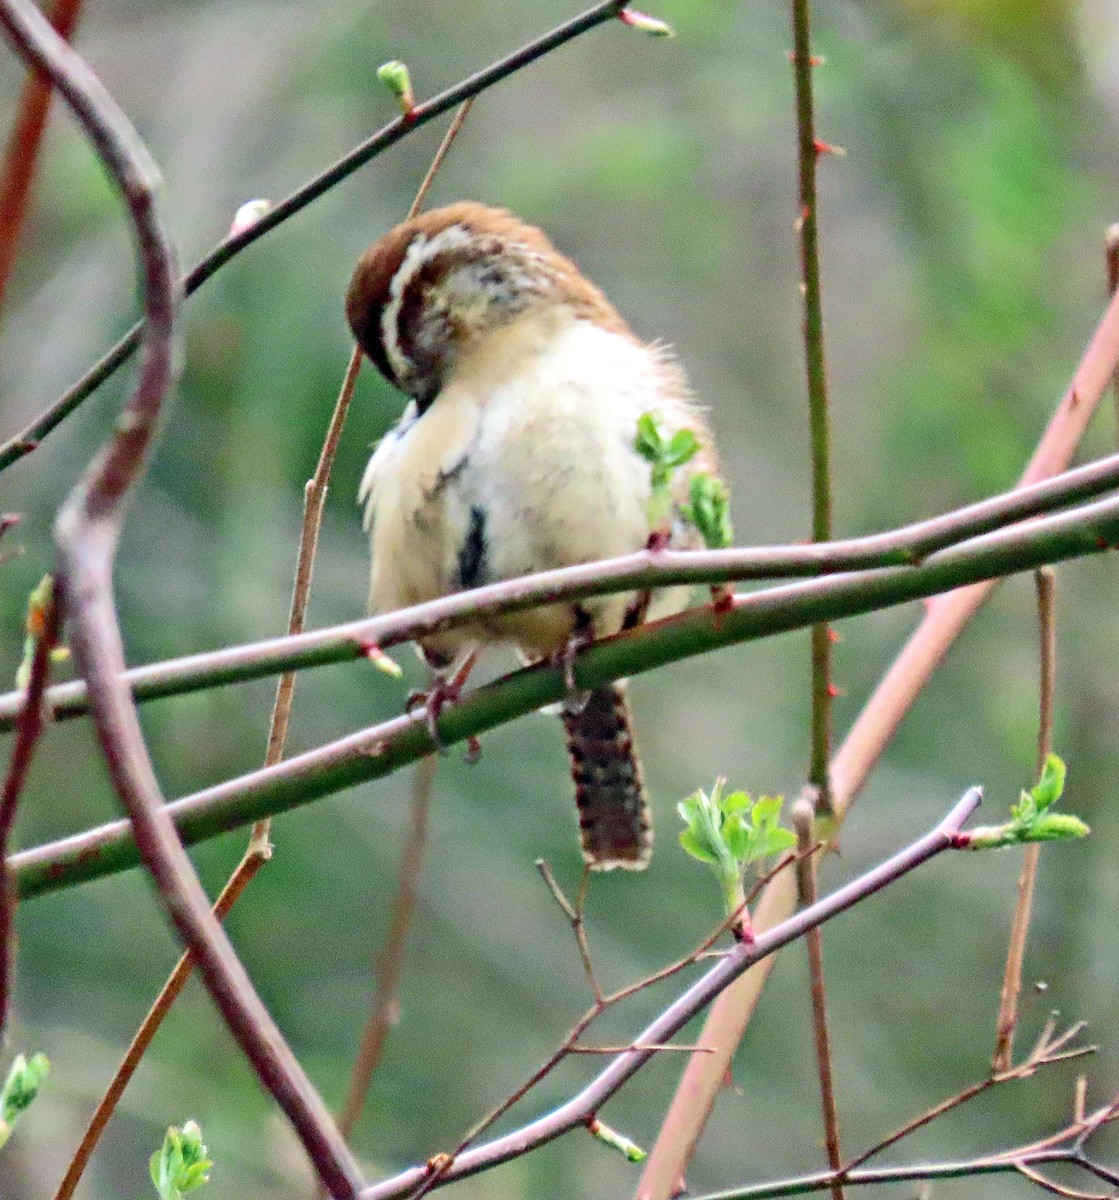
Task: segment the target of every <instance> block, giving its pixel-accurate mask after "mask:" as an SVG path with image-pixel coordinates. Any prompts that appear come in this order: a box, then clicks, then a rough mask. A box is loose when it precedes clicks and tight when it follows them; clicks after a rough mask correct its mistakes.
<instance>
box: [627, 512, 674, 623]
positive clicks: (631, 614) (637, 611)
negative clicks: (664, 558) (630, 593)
mask: <svg viewBox="0 0 1119 1200" xmlns="http://www.w3.org/2000/svg"><path fill="white" fill-rule="evenodd" d="M670 536H671V535H670V533H669V531H668V530H667V529H663V528H658V529H654V530H653V532H652V533H650V534H649V539H648V541H647V542H646V543H645V549H646V550H648V551H649V553H650V554H656V553H657V551H658V550H664V549H666V548H667V546H668V539H669V537H670ZM652 601H653V593H652V590H651V589H650V588H642V590H641V591H640V592H638V593H637V594H636V595H635V596H634V597H633V599H632V600H631V601H630V602H629V604H628V605H627V606H626V615H625V617H624V618H623V619H622V628H623V629H636V628H637V626H638V625H644V624H645V618H646V617H647V616H648V615H649V605H650V604H651V603H652Z"/></svg>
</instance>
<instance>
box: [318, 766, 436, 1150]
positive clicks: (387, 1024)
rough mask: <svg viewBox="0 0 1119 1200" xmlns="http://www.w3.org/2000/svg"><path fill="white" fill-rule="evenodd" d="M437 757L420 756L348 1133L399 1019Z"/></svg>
mask: <svg viewBox="0 0 1119 1200" xmlns="http://www.w3.org/2000/svg"><path fill="white" fill-rule="evenodd" d="M437 762H438V760H437V759H436V757H435V756H434V755H432V754H429V755H428V756H427V757H426V758H421V759H420V761H419V762H418V763H417V764H416V783H415V790H414V792H413V795H412V805H411V820H410V824H409V829H408V833H407V834H406V836H405V839H404V849H403V852H402V854H401V856H400V870H399V873H398V875H397V881H396V896H395V898H394V900H393V906H392V920H391V924H390V926H389V933H388V937H387V938H386V939H385V944H384V946H383V947H382V949H381V952H380V953H379V954H378V955H377V959H376V963H375V965H374V975H375V977H376V980H377V989H376V993H375V996H374V1001H373V1007H372V1009H371V1011H370V1013H369V1019H368V1020H367V1021H366V1023H365V1028H364V1029H363V1030H362V1033H361V1041H360V1044H359V1045H358V1051H357V1055H356V1056H355V1058H354V1065H353V1070H352V1071H351V1073H350V1084H349V1089H348V1091H347V1093H346V1100H345V1103H344V1104H343V1105H342V1111H341V1112H340V1113H339V1115H338V1127H339V1128H340V1129H341V1130H342V1133H343V1134H344V1135H345V1136H346V1137H349V1136H350V1134H351V1133H352V1132H353V1129H354V1126H355V1125H356V1124H357V1122H358V1118H359V1117H360V1116H361V1113H362V1109H363V1108H364V1107H365V1097H366V1096H367V1095H368V1093H369V1085H370V1083H371V1082H372V1079H373V1073H374V1072H375V1071H376V1070H377V1067H378V1066H379V1065H380V1062H381V1057H382V1055H383V1054H384V1048H385V1041H386V1039H387V1038H388V1035H389V1031H390V1030H391V1029H392V1027H393V1025H395V1024H396V1014H397V1009H398V1006H399V1003H400V1001H399V991H400V977H401V974H402V972H403V970H404V948H405V945H406V944H407V940H408V930H409V929H410V928H411V924H412V914H413V912H414V911H415V907H416V897H417V895H418V892H419V883H420V872H421V870H422V868H423V860H424V852H425V850H426V847H427V828H428V816H429V814H430V812H431V794H432V790H433V786H434V783H435V770H436V765H437Z"/></svg>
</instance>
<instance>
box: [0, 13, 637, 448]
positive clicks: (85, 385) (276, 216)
mask: <svg viewBox="0 0 1119 1200" xmlns="http://www.w3.org/2000/svg"><path fill="white" fill-rule="evenodd" d="M625 3H626V0H601V2H600V3H598V4H596V5H595V6H594V7H593V8H590V9H588V10H587V11H586V12H584V13H580V14H579V15H578V16H577V17H573V18H572V19H571V20H569V21H565V22H564V23H563V24H562V25H558V26H556V28H554V29H552V30H550V31H549V32H548V33H546V34H544V35H543V36H542V37H539V38H536V39H535V40H534V41H532V42H529V43H528V44H527V45H525V46H522V47H521V48H520V49H519V50H516V51H514V52H513V53H512V54H509V55H506V56H505V57H504V58H501V59H499V60H498V61H497V62H495V63H493V64H491V65H490V66H488V67H486V68H485V69H484V70H481V71H477V72H475V73H474V74H473V75H471V76H469V77H468V78H466V79H464V80H462V81H461V82H460V83H456V84H455V85H454V86H453V87H450V88H448V89H447V90H446V91H444V92H440V93H439V95H437V96H433V97H432V98H431V99H430V100H425V101H423V102H422V103H420V104H417V105H416V106H415V107H414V108H413V109H412V110H411V111H410V112H409V114H408V116H407V117H403V116H401V117H398V118H397V119H396V120H394V121H392V122H390V123H389V124H388V125H386V126H385V127H384V128H383V129H381V130H379V131H378V132H377V133H375V134H374V135H373V136H372V137H371V138H369V139H368V140H367V141H365V142H363V143H362V144H361V145H360V146H357V147H356V148H355V149H353V150H351V151H350V152H349V153H348V154H346V155H345V156H344V157H343V158H341V159H339V160H338V161H337V162H336V163H333V164H332V165H331V166H329V167H327V169H326V170H325V171H323V172H322V173H321V174H319V175H316V176H315V178H314V179H311V180H309V181H308V182H307V183H306V184H304V185H303V186H302V187H301V188H299V189H298V191H295V192H293V193H292V194H291V195H290V196H288V198H287V199H286V200H282V201H281V202H280V203H279V204H276V205H274V206H273V207H272V208H270V209H269V210H268V211H267V212H266V213H265V214H264V215H263V216H262V217H261V218H260V219H259V220H258V221H255V222H254V223H253V224H252V225H250V226H248V227H246V228H245V229H243V230H241V231H239V232H237V233H236V234H231V235H229V236H228V237H226V238H225V240H224V241H222V242H221V243H220V244H219V245H217V246H215V247H214V249H213V250H211V251H210V253H209V254H207V255H206V256H205V257H204V258H203V259H202V260H201V261H200V262H198V263H197V264H196V265H195V266H194V267H192V268H191V270H190V271H188V272H187V273H186V275H184V276H183V278H182V281H181V282H182V293H183V295H184V296H190V295H192V294H193V293H194V292H195V291H197V290H198V288H200V287H201V286H202V285H203V284H204V283H205V282H206V281H207V280H208V279H209V278H210V277H211V276H213V275H214V274H215V273H216V272H217V271H219V270H220V269H221V268H222V267H223V266H224V265H225V264H226V263H227V262H229V260H230V259H232V258H233V257H235V256H236V255H237V254H239V253H240V252H241V251H242V250H244V249H245V247H247V246H249V245H251V244H252V243H253V242H255V241H256V240H257V239H258V238H261V237H263V236H264V235H265V234H266V233H269V232H270V231H271V230H273V229H275V228H276V227H277V226H278V225H280V224H281V223H282V222H284V221H286V220H288V219H289V218H290V217H293V216H294V215H295V214H296V213H297V212H300V211H301V210H302V209H304V208H306V207H307V205H309V204H311V203H313V202H314V201H315V200H317V199H318V198H319V197H320V196H322V195H324V194H325V193H326V192H328V191H330V189H331V188H333V187H335V186H336V185H337V184H339V183H341V182H342V180H343V179H346V178H347V177H348V176H349V175H352V174H353V172H354V171H356V170H358V168H359V167H362V166H364V165H365V164H366V163H367V162H369V161H370V160H372V159H374V158H376V157H377V156H378V155H380V154H383V153H384V151H386V150H387V149H388V148H389V147H390V146H394V145H395V144H396V143H397V142H399V141H400V140H401V139H403V138H405V137H407V136H408V135H409V134H410V133H412V132H413V131H414V130H416V129H419V128H420V126H421V125H426V124H427V123H428V122H429V121H433V120H435V118H436V117H439V116H441V115H442V114H443V113H445V112H449V111H450V110H451V109H452V108H454V107H455V106H456V105H459V104H461V103H462V102H463V101H464V100H467V99H469V98H470V97H471V96H477V95H479V94H480V93H482V92H484V91H486V90H487V89H488V88H491V87H493V86H494V85H495V84H498V83H500V82H501V81H502V80H504V79H507V78H508V77H509V76H510V75H513V74H515V73H516V72H517V71H521V70H523V69H524V68H525V67H527V66H529V65H530V64H531V63H534V62H536V61H537V60H538V59H540V58H543V57H544V56H545V55H548V54H550V53H552V51H554V50H556V49H558V48H559V47H560V46H563V45H565V44H566V43H567V42H570V41H572V40H574V39H575V38H577V37H580V36H581V35H582V34H584V33H586V32H588V31H589V30H591V29H594V28H595V27H596V26H598V25H602V24H604V23H605V22H607V21H612V20H613V19H614V18H616V17H617V15H618V13H619V11H620V10H621V9H622V8H623V7H624V6H625ZM141 329H142V326H141V325H140V324H136V325H134V326H133V327H132V328H131V329H130V330H129V331H128V333H126V334H125V335H124V337H123V338H121V339H120V341H119V342H117V344H116V345H115V346H113V347H112V349H110V350H109V351H108V352H107V353H106V354H105V355H104V356H103V357H102V358H101V359H100V361H98V362H97V363H95V364H94V366H92V367H91V368H90V369H89V370H88V371H87V372H86V374H85V375H84V376H83V377H82V378H81V379H79V380H78V382H77V383H75V384H74V386H73V387H71V388H70V389H69V390H68V391H66V392H65V393H64V394H63V395H62V396H60V397H59V398H58V399H57V400H55V402H54V403H53V404H51V405H50V406H49V408H47V409H46V410H45V411H44V412H42V413H40V414H39V416H38V417H36V418H35V420H34V421H32V422H31V423H30V424H29V425H28V426H27V427H26V428H24V429H23V430H21V431H20V432H19V433H17V434H15V435H14V436H13V437H11V438H9V439H8V440H7V441H6V442H5V443H4V444H3V445H0V471H3V470H4V469H5V468H6V467H9V466H11V464H12V463H14V462H17V461H18V460H19V459H21V458H22V457H24V455H27V454H30V453H31V452H32V451H33V450H35V449H37V447H38V446H39V444H40V442H41V441H42V439H43V438H44V437H46V436H47V434H49V433H50V432H51V430H53V429H55V428H56V427H57V426H58V425H59V424H61V422H62V421H64V420H65V419H66V418H67V417H68V416H69V415H70V413H72V412H73V411H74V410H75V409H76V408H77V407H78V406H79V405H80V404H81V403H82V402H83V401H84V400H86V399H87V398H88V397H89V396H91V395H92V394H93V393H94V392H95V391H96V390H97V389H98V388H99V387H100V386H101V384H102V383H104V382H105V380H106V379H108V378H109V377H110V376H111V375H113V374H114V373H115V372H116V371H118V370H119V369H120V368H121V366H123V364H124V363H126V362H127V361H128V359H129V358H131V356H132V354H133V353H134V352H135V350H136V348H137V346H139V345H140V339H141Z"/></svg>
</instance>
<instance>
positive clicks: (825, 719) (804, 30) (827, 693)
mask: <svg viewBox="0 0 1119 1200" xmlns="http://www.w3.org/2000/svg"><path fill="white" fill-rule="evenodd" d="M791 13H792V26H793V53H792V62H793V81H794V90H795V92H796V124H797V180H798V184H799V188H800V212H799V213H798V215H797V230H798V233H799V240H800V271H801V293H802V296H803V300H804V327H803V333H804V365H805V373H806V375H807V379H808V424H809V431H810V439H811V444H812V540H813V541H814V542H827V541H830V540H831V536H832V501H831V436H830V429H829V414H828V371H827V359H826V355H825V350H824V301H823V291H822V287H821V281H820V235H819V219H818V217H819V214H818V212H817V193H816V162H817V159H818V157H819V155H820V152H821V149H820V148H821V145H822V143H820V142H819V141H818V140H817V138H816V121H815V116H814V112H813V109H814V103H813V96H812V72H813V70H814V62H813V58H812V46H811V41H812V38H811V20H812V6H811V0H792V3H791ZM831 659H832V641H831V631H830V630H829V629H828V626H827V625H826V624H819V625H814V626H813V627H812V724H811V753H810V756H809V769H808V781H809V783H810V784H812V786H813V787H814V788H815V789H816V795H817V802H818V805H819V808H820V811H821V812H822V813H825V812H826V813H830V812H831V808H832V803H831V783H830V781H829V774H828V768H829V764H830V759H831V711H832V698H833V695H834V692H833V689H832V679H831Z"/></svg>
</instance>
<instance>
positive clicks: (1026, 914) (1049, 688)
mask: <svg viewBox="0 0 1119 1200" xmlns="http://www.w3.org/2000/svg"><path fill="white" fill-rule="evenodd" d="M1034 580H1035V584H1036V588H1037V616H1038V630H1039V634H1040V638H1039V641H1040V655H1039V659H1040V664H1041V670H1040V678H1039V681H1038V725H1037V777H1038V778H1039V779H1040V778H1041V772H1042V771H1043V770H1044V768H1045V762H1046V759H1047V758H1048V757H1049V754H1050V752H1051V751H1052V749H1053V694H1054V690H1055V675H1056V661H1057V622H1056V616H1055V613H1054V608H1055V605H1054V590H1055V588H1056V575H1055V574H1054V573H1053V570H1052V568H1051V567H1042V568H1041V569H1040V570H1038V571H1037V572H1035V574H1034ZM1040 859H1041V845H1040V843H1038V842H1034V843H1033V844H1031V845H1029V846H1027V847H1026V849H1025V852H1024V854H1023V856H1022V871H1021V874H1020V875H1019V876H1018V898H1017V900H1016V902H1015V905H1014V916H1013V917H1012V919H1011V922H1010V940H1009V943H1008V945H1007V951H1006V967H1005V969H1004V971H1003V977H1002V989H1001V991H1000V994H999V1014H998V1018H997V1020H996V1022H995V1053H994V1057H993V1059H992V1061H991V1070H992V1071H995V1072H998V1071H1005V1070H1006V1069H1007V1068H1008V1067H1009V1066H1010V1064H1011V1062H1012V1061H1013V1054H1014V1029H1015V1026H1016V1025H1017V1024H1018V1001H1019V997H1020V995H1021V992H1022V967H1023V965H1024V963H1025V961H1026V938H1027V936H1028V934H1029V929H1030V913H1031V910H1032V908H1033V898H1034V887H1035V886H1036V883H1037V867H1038V862H1039V861H1040Z"/></svg>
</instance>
